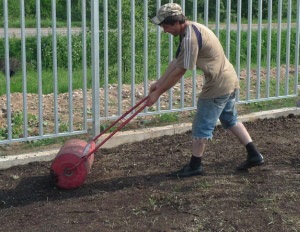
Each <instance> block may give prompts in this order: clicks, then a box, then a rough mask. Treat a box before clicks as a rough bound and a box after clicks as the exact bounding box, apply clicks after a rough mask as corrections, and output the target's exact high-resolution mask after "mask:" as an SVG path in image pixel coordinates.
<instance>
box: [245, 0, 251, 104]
mask: <svg viewBox="0 0 300 232" xmlns="http://www.w3.org/2000/svg"><path fill="white" fill-rule="evenodd" d="M251 39H252V0H249V1H248V35H247V78H246V80H247V83H246V100H250V88H251V86H250V85H251V83H250V78H251Z"/></svg>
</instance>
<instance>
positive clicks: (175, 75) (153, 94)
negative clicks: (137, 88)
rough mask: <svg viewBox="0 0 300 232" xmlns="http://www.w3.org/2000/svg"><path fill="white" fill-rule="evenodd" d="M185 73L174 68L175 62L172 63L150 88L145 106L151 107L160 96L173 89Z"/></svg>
mask: <svg viewBox="0 0 300 232" xmlns="http://www.w3.org/2000/svg"><path fill="white" fill-rule="evenodd" d="M185 72H186V69H183V68H176V67H175V61H172V62H171V63H170V64H169V66H168V68H167V70H166V71H165V73H164V74H163V76H162V77H161V78H160V79H159V80H158V81H157V82H155V83H154V84H153V85H152V86H151V87H150V93H149V98H148V100H147V105H148V106H151V105H153V104H154V103H155V102H156V101H157V100H158V98H159V97H160V95H162V94H163V93H164V92H165V91H167V90H168V89H170V88H171V87H173V86H174V85H175V84H176V83H177V82H178V81H179V80H180V78H181V77H182V76H183V75H184V74H185Z"/></svg>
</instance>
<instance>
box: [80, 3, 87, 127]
mask: <svg viewBox="0 0 300 232" xmlns="http://www.w3.org/2000/svg"><path fill="white" fill-rule="evenodd" d="M81 17H82V18H81V23H82V25H81V33H82V104H83V107H82V110H83V122H82V124H83V129H84V130H87V128H88V126H87V51H86V45H87V43H86V40H87V36H86V0H82V1H81Z"/></svg>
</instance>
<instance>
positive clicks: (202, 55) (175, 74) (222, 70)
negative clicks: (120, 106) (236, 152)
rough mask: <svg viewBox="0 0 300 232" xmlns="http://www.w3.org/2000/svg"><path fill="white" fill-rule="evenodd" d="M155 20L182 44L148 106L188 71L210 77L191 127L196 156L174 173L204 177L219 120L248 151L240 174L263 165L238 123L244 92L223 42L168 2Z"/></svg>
mask: <svg viewBox="0 0 300 232" xmlns="http://www.w3.org/2000/svg"><path fill="white" fill-rule="evenodd" d="M151 21H152V22H153V23H154V24H156V25H159V26H161V27H162V28H163V30H164V32H166V33H170V34H172V35H173V36H179V38H180V44H179V47H178V49H177V52H176V58H175V59H174V60H173V61H172V62H171V63H170V64H169V66H168V67H167V69H166V71H165V73H164V74H163V75H162V76H161V77H160V79H159V80H157V81H156V82H155V83H154V84H152V85H151V86H150V89H149V95H148V100H147V105H148V106H151V105H153V104H154V103H155V102H156V101H157V100H158V98H159V97H160V96H161V95H162V94H163V93H164V92H165V91H167V90H168V89H170V88H171V87H172V86H174V85H175V84H176V83H177V82H178V81H179V80H180V78H181V77H182V76H183V75H184V74H185V72H186V70H187V69H190V70H192V69H194V68H199V69H201V70H202V71H203V73H204V76H205V83H204V86H203V88H202V91H201V93H200V95H199V99H198V103H197V113H196V115H195V118H194V121H193V126H192V149H191V150H192V156H191V159H190V162H189V164H188V165H186V166H184V167H183V168H182V169H181V170H179V171H177V172H175V173H172V175H174V176H178V177H188V176H194V175H200V174H202V173H203V166H202V162H201V159H202V156H203V154H204V151H205V148H206V145H207V141H208V140H209V139H212V133H213V130H214V128H215V125H216V123H217V120H218V119H220V122H221V124H222V126H223V127H224V128H225V129H228V130H229V131H231V132H232V133H233V134H234V135H235V136H236V137H237V138H238V139H239V141H240V142H241V143H242V144H243V145H244V146H245V147H246V151H247V159H246V161H245V162H243V163H242V164H240V165H239V166H238V167H237V169H238V170H248V169H249V168H252V167H254V166H258V165H262V164H263V163H264V159H263V156H262V155H261V154H260V152H259V151H258V150H257V148H256V146H255V145H254V143H253V142H252V139H251V137H250V135H249V133H248V131H247V129H246V128H245V127H244V125H243V124H242V123H241V122H238V121H237V111H236V108H235V90H236V89H237V88H239V83H238V78H237V74H236V72H235V69H234V67H233V66H232V64H231V63H230V62H229V61H228V59H227V58H226V57H225V54H224V50H223V48H222V45H221V43H220V41H219V40H218V38H217V37H216V36H215V34H214V33H213V32H212V31H211V30H210V29H209V28H207V27H205V26H204V25H202V24H199V23H196V22H192V21H188V20H186V17H185V16H184V15H183V12H182V9H181V7H180V6H179V5H178V4H176V3H168V4H165V5H163V6H161V8H160V9H159V10H158V12H157V15H156V16H155V17H153V18H152V19H151Z"/></svg>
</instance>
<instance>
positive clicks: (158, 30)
mask: <svg viewBox="0 0 300 232" xmlns="http://www.w3.org/2000/svg"><path fill="white" fill-rule="evenodd" d="M160 6H161V1H160V0H157V1H156V11H158V9H159V8H160ZM160 43H161V28H160V27H159V26H156V79H159V78H160V73H161V72H160V68H161V65H160V63H161V57H160V56H161V48H160ZM156 106H157V110H156V111H157V112H160V107H161V106H160V98H159V100H158V101H157V103H156Z"/></svg>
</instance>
